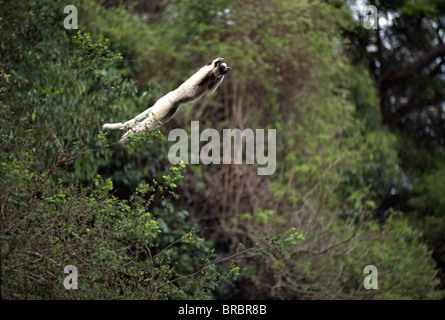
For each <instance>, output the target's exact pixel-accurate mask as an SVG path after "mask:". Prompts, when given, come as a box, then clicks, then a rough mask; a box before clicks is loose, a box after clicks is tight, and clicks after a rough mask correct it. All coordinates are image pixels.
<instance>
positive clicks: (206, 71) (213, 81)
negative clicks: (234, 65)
mask: <svg viewBox="0 0 445 320" xmlns="http://www.w3.org/2000/svg"><path fill="white" fill-rule="evenodd" d="M223 61H224V59H223V58H216V59H215V60H213V61H210V62H209V63H207V64H206V65H205V66H204V67H202V68H201V69H199V70H198V71H197V72H196V73H195V74H194V75H192V76H191V77H190V78H189V79H188V80H187V81H185V82H184V83H183V84H182V85H180V86H179V87H178V88H177V89H176V90H173V91H171V92H169V93H167V94H166V95H165V96H163V97H162V98H160V99H159V100H158V101H157V102H156V103H155V104H154V105H153V106H152V107H151V108H148V109H147V110H145V111H144V112H142V113H141V114H139V115H137V116H136V117H134V118H133V119H131V120H129V121H127V122H123V123H106V124H104V126H103V129H121V130H128V131H127V132H126V133H125V134H124V135H123V136H122V139H121V140H120V142H124V141H125V140H126V138H127V137H128V135H130V134H135V133H138V132H140V131H143V130H153V129H154V128H156V126H157V125H158V124H159V123H161V124H163V123H165V122H167V121H169V120H170V119H171V118H172V117H173V116H174V115H175V113H176V111H177V110H178V109H179V107H180V106H181V105H183V104H186V103H192V102H196V101H198V100H199V99H201V98H202V97H203V96H204V95H209V94H212V93H214V92H215V91H216V89H217V88H218V86H219V85H220V84H221V82H222V81H223V79H224V74H226V73H227V72H229V71H230V70H231V68H229V67H227V65H226V64H225V63H223Z"/></svg>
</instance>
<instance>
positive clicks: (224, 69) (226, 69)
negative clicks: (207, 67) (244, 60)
mask: <svg viewBox="0 0 445 320" xmlns="http://www.w3.org/2000/svg"><path fill="white" fill-rule="evenodd" d="M230 70H232V68H230V67H228V66H227V65H226V64H225V63H221V64H220V65H219V67H218V71H219V74H221V75H224V74H226V73H227V72H229V71H230Z"/></svg>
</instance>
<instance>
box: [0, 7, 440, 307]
mask: <svg viewBox="0 0 445 320" xmlns="http://www.w3.org/2000/svg"><path fill="white" fill-rule="evenodd" d="M122 3H124V4H125V3H128V2H126V1H122ZM385 3H386V2H385ZM72 4H74V5H76V6H77V7H78V9H79V18H80V19H79V21H80V22H81V23H80V24H79V25H80V28H81V30H80V31H75V30H65V29H64V28H63V27H62V24H61V22H62V21H63V19H64V15H63V6H64V5H65V3H63V2H62V1H55V2H54V1H50V0H43V1H37V0H25V1H20V2H17V3H12V2H7V3H6V4H5V5H4V7H5V10H4V12H3V11H2V13H1V18H2V23H1V24H0V28H1V30H0V31H1V34H2V35H1V48H2V49H1V50H2V58H3V65H2V68H1V70H0V97H1V104H0V146H1V153H0V174H1V177H2V179H0V194H1V197H0V208H1V213H2V215H1V225H2V229H1V231H2V232H1V264H2V265H1V277H2V292H1V294H2V298H6V299H9V298H15V299H41V298H46V299H70V298H72V299H211V298H215V297H222V298H234V297H237V298H239V297H242V298H267V299H268V298H275V299H293V298H295V299H323V298H324V299H326V298H328V299H338V298H342V299H343V298H345V299H351V298H353V299H432V298H440V297H441V292H440V291H438V290H437V288H436V286H437V279H436V278H435V276H436V270H435V269H434V262H433V260H432V258H431V252H430V251H429V250H428V249H427V247H426V246H425V244H424V243H423V242H422V241H423V238H424V237H425V234H424V233H422V232H420V231H419V229H424V228H426V229H427V230H433V231H434V233H435V234H437V238H439V235H440V234H441V230H443V219H442V218H441V213H443V209H442V208H443V201H441V200H440V199H442V198H443V197H441V195H442V194H443V192H442V190H443V183H442V181H443V180H445V179H440V178H441V177H442V175H443V170H442V169H441V168H442V167H441V165H440V163H441V160H440V159H441V153H440V152H436V153H435V156H436V157H437V159H438V161H437V163H438V164H439V165H435V166H431V167H434V170H433V171H432V172H430V173H426V174H424V175H422V176H421V179H419V180H418V182H416V184H415V185H413V188H412V190H410V196H411V200H410V201H409V202H408V203H409V206H410V210H412V211H414V212H416V215H418V216H422V215H423V214H424V213H428V219H425V220H422V223H419V222H418V221H417V222H414V224H413V223H412V219H410V220H409V221H410V224H408V222H407V221H408V220H407V218H406V217H405V216H401V215H400V214H398V213H396V212H395V211H394V210H393V209H392V208H390V207H391V206H388V205H387V204H386V200H387V199H388V198H389V197H388V195H392V194H393V193H394V192H398V191H399V190H400V189H401V188H404V187H405V186H404V185H403V183H404V176H403V175H402V174H401V172H402V170H404V169H405V168H406V167H405V168H404V167H403V166H401V163H400V161H399V158H398V154H397V149H398V145H399V144H401V143H403V144H405V143H406V140H404V139H403V138H402V137H401V136H399V135H397V134H395V133H394V132H390V131H389V130H388V129H387V128H386V127H385V126H383V125H382V124H381V121H382V114H381V112H380V111H381V110H380V108H379V98H380V97H379V95H378V94H379V92H378V90H379V88H378V87H377V86H376V85H375V82H374V79H372V77H371V75H370V73H371V74H372V72H368V71H366V70H367V67H366V63H365V62H364V61H363V60H362V59H361V56H360V57H354V58H355V59H354V60H356V61H359V63H358V64H352V63H351V62H350V60H349V59H348V57H347V56H346V55H344V54H343V53H344V52H348V51H351V50H352V51H353V52H354V53H357V54H358V55H360V54H361V55H363V54H365V50H364V49H363V48H360V46H357V44H356V43H355V42H354V40H353V39H351V40H345V38H344V33H343V31H345V29H347V30H354V28H355V27H357V28H359V29H357V30H356V31H357V33H359V35H360V36H362V37H369V36H370V35H369V33H368V31H365V30H364V29H363V28H361V27H359V24H358V23H356V22H354V21H353V19H352V18H351V12H350V10H349V9H348V8H347V7H345V6H342V4H341V3H339V2H332V1H329V2H325V1H311V2H310V3H309V2H307V1H291V0H283V1H278V0H273V1H270V0H267V1H266V0H261V1H250V0H249V1H243V2H242V3H238V2H236V3H235V2H234V1H232V0H218V1H210V2H209V1H203V0H193V1H183V0H175V1H172V2H171V3H169V5H168V8H164V9H162V12H157V11H156V10H157V9H156V10H155V11H153V12H151V11H150V12H148V13H147V14H146V15H145V18H143V17H142V16H143V15H144V11H142V13H143V14H138V15H136V14H134V12H133V11H131V10H130V9H128V8H125V7H123V6H120V5H119V6H113V4H112V3H109V4H108V7H107V8H105V7H104V6H102V5H101V4H99V3H96V2H94V1H92V0H83V1H73V3H72ZM386 5H388V6H389V4H386ZM160 7H161V8H162V6H160ZM433 7H435V5H426V4H417V5H411V4H409V3H405V2H403V5H402V9H403V10H401V13H402V14H403V15H404V16H408V17H412V16H414V15H415V13H416V12H422V13H424V14H428V15H430V12H431V8H433ZM138 13H141V12H138ZM57 26H59V27H57ZM121 52H122V54H121ZM217 56H223V57H224V58H225V59H226V61H227V62H228V64H229V65H230V66H231V67H232V68H233V71H232V72H231V73H230V74H229V75H228V76H227V78H226V79H227V80H225V81H224V83H223V84H222V85H221V87H220V89H219V90H218V93H217V94H216V95H214V96H212V97H211V98H208V99H204V100H202V102H200V104H198V105H197V106H196V107H194V108H193V109H192V108H188V109H185V110H184V111H181V112H182V114H181V115H182V117H181V116H176V117H175V118H174V119H173V120H172V121H171V122H169V123H168V124H167V125H164V126H163V127H161V128H159V130H155V131H152V132H146V133H144V134H141V135H138V136H131V137H130V138H129V141H128V143H127V144H126V145H125V146H121V145H118V144H117V143H116V142H117V141H118V140H119V138H120V133H119V132H114V131H110V132H103V131H101V130H100V128H101V127H102V125H103V123H104V122H115V121H122V120H123V119H130V118H132V117H134V115H135V114H138V113H139V112H140V111H142V110H144V109H146V108H147V107H148V106H150V105H151V104H152V103H153V102H154V101H155V100H156V98H158V97H160V96H161V95H163V94H165V93H167V92H168V91H169V90H171V89H174V88H175V87H176V86H177V85H178V84H180V83H182V82H183V81H184V80H185V79H186V78H187V77H188V76H189V75H191V74H192V73H193V72H194V69H197V68H199V67H200V66H202V64H203V62H205V61H208V60H210V59H212V58H214V57H217ZM396 62H397V61H396ZM425 83H426V82H425ZM161 88H162V89H161ZM434 88H435V89H437V88H436V87H434ZM190 119H200V121H202V123H204V124H205V125H206V126H207V127H213V128H217V129H222V128H228V127H232V128H235V127H244V128H249V127H250V128H265V129H268V128H274V129H277V140H278V141H277V157H278V158H277V165H278V166H277V170H276V174H275V175H274V176H272V177H258V176H256V174H252V172H253V171H254V170H250V168H252V167H253V166H252V167H248V166H244V165H239V166H199V167H197V166H195V167H190V166H189V167H187V168H186V167H185V166H184V164H182V163H180V164H178V165H176V166H170V165H169V164H168V159H167V154H168V152H167V150H168V143H167V141H166V139H165V135H164V133H165V130H168V129H169V128H172V127H174V125H178V126H180V127H183V128H187V123H188V122H189V120H190ZM408 149H409V148H408ZM414 155H415V157H413V159H416V160H413V162H416V163H421V164H423V165H422V166H417V165H416V167H417V169H418V170H419V171H422V170H420V169H421V168H426V167H428V165H427V162H428V161H431V159H434V157H433V156H431V157H430V158H429V159H430V160H428V161H424V160H425V159H424V157H422V154H419V155H416V154H414ZM417 160H418V161H417ZM428 163H429V162H428ZM234 167H236V168H234ZM408 167H409V166H408ZM253 169H255V168H253ZM409 186H410V187H411V186H412V185H411V184H409ZM439 198H440V199H439ZM413 225H414V226H416V228H415V227H413ZM297 230H298V232H297ZM302 234H304V238H303V235H302ZM439 245H440V244H439ZM439 245H438V246H439ZM69 264H71V265H75V266H77V268H78V270H79V290H66V289H64V288H63V285H62V284H63V278H64V277H65V276H66V275H65V274H64V273H63V267H64V266H66V265H69ZM368 264H372V265H375V266H376V267H377V268H378V270H379V286H380V289H379V290H376V291H374V290H371V291H368V290H365V289H364V288H363V279H364V275H363V268H364V266H366V265H368Z"/></svg>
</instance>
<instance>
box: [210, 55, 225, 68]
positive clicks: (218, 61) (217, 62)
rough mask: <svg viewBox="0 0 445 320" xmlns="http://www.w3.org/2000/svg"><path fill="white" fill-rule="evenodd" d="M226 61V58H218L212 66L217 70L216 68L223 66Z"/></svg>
mask: <svg viewBox="0 0 445 320" xmlns="http://www.w3.org/2000/svg"><path fill="white" fill-rule="evenodd" d="M223 61H224V58H220V57H219V58H216V59H215V60H213V61H212V65H213V66H214V67H215V68H216V67H218V66H219V65H220V64H221V62H223Z"/></svg>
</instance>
